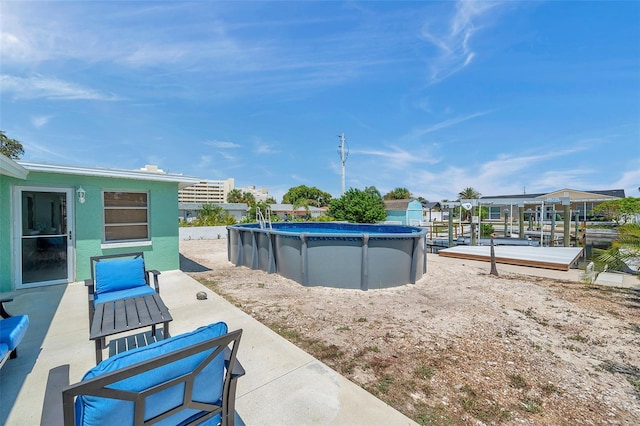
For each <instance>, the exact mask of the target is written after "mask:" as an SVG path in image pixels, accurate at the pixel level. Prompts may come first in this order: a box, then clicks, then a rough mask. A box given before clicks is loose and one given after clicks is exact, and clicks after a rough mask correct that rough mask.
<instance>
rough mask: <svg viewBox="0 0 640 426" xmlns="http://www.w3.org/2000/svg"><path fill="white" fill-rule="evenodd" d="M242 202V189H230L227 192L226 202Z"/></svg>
mask: <svg viewBox="0 0 640 426" xmlns="http://www.w3.org/2000/svg"><path fill="white" fill-rule="evenodd" d="M241 202H242V191H240V190H239V189H232V190H231V191H229V193H228V194H227V203H241Z"/></svg>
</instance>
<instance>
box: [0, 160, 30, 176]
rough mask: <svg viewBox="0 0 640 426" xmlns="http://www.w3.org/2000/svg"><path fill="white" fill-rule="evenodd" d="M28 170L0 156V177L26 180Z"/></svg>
mask: <svg viewBox="0 0 640 426" xmlns="http://www.w3.org/2000/svg"><path fill="white" fill-rule="evenodd" d="M28 174H29V170H27V169H26V168H24V167H23V166H21V165H20V164H18V163H17V162H16V161H14V160H12V159H11V158H9V157H7V156H5V155H2V154H0V175H5V176H11V177H14V178H17V179H22V180H24V179H26V178H27V175H28Z"/></svg>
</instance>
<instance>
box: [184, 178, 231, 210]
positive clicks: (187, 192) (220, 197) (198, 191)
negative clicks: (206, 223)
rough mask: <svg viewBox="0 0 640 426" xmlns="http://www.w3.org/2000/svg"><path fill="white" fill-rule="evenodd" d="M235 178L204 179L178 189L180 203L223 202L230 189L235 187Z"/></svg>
mask: <svg viewBox="0 0 640 426" xmlns="http://www.w3.org/2000/svg"><path fill="white" fill-rule="evenodd" d="M234 185H235V183H234V180H233V178H229V179H226V180H203V181H200V182H199V183H196V184H195V185H192V186H189V187H187V188H183V189H181V190H179V191H178V202H179V203H195V204H211V203H212V204H223V203H226V202H227V195H228V194H229V191H231V190H232V189H234Z"/></svg>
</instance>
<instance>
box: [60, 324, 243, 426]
mask: <svg viewBox="0 0 640 426" xmlns="http://www.w3.org/2000/svg"><path fill="white" fill-rule="evenodd" d="M241 335H242V330H236V331H232V332H228V330H227V325H226V324H225V323H223V322H219V323H215V324H211V325H208V326H204V327H200V328H198V329H197V330H195V331H192V332H190V333H185V334H181V335H178V336H174V337H170V338H169V339H165V340H162V341H159V342H156V343H153V344H151V345H149V346H144V347H141V348H137V349H133V350H130V351H125V352H122V353H120V354H117V355H115V356H113V357H111V358H108V359H106V360H104V361H102V362H101V363H100V364H98V365H96V366H95V367H94V368H92V369H91V370H89V371H88V372H87V373H86V374H85V376H84V378H83V379H82V381H81V382H79V383H76V384H73V385H71V386H68V387H65V388H64V389H63V391H62V400H63V417H64V424H65V426H71V425H102V424H104V425H112V424H114V423H119V424H123V425H144V424H154V423H158V422H159V423H160V424H163V425H165V424H166V425H178V424H180V425H183V424H198V425H218V424H221V425H223V426H225V425H233V424H234V420H235V394H236V381H237V379H238V378H239V377H241V376H243V375H244V373H245V372H244V369H243V368H242V366H241V365H240V363H239V362H238V361H237V359H236V354H237V350H238V345H239V343H240V337H241Z"/></svg>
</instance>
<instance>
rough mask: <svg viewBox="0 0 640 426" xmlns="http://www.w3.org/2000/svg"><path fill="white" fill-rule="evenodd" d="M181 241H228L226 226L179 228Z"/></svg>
mask: <svg viewBox="0 0 640 426" xmlns="http://www.w3.org/2000/svg"><path fill="white" fill-rule="evenodd" d="M178 230H179V232H180V240H216V239H220V238H224V239H225V240H226V239H227V227H226V226H187V227H180V228H178Z"/></svg>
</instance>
